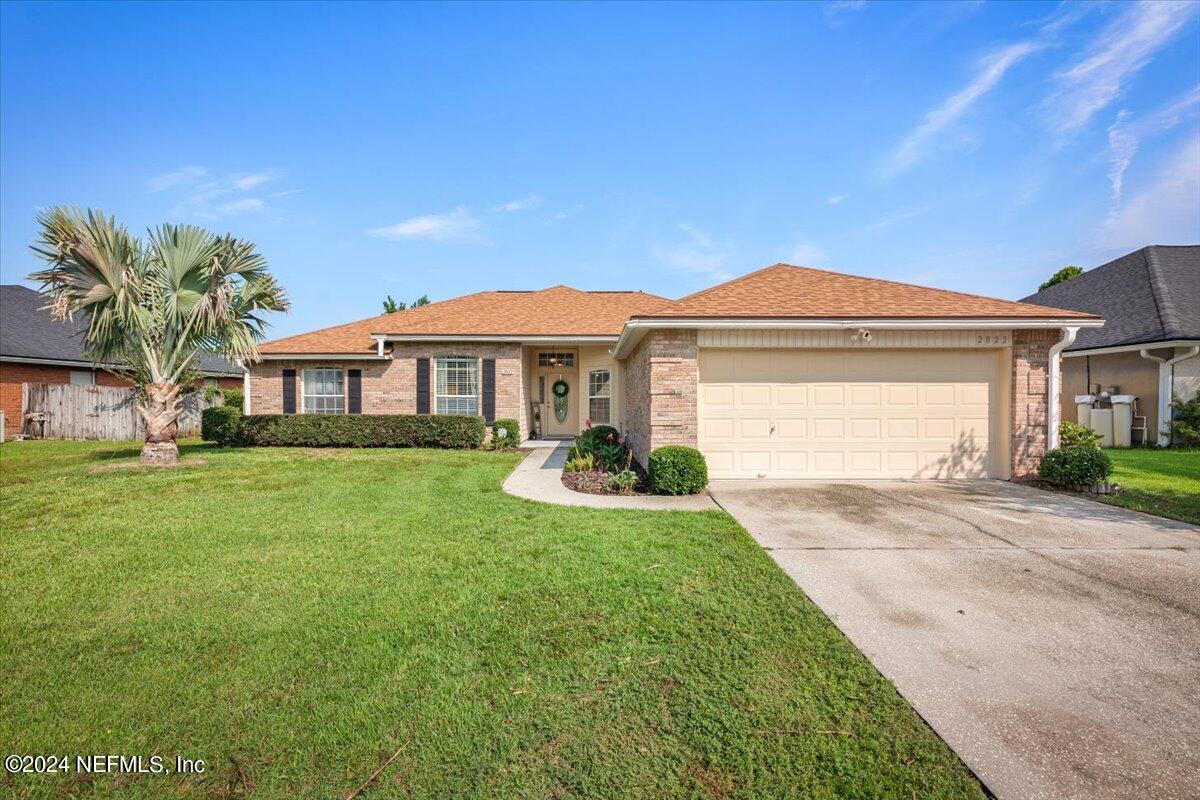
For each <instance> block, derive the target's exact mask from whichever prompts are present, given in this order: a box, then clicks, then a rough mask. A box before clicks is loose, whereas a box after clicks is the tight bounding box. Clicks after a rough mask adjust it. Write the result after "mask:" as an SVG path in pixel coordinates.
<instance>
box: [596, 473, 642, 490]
mask: <svg viewBox="0 0 1200 800" xmlns="http://www.w3.org/2000/svg"><path fill="white" fill-rule="evenodd" d="M637 481H638V476H637V473H636V472H634V471H633V470H631V469H626V470H622V471H621V472H618V473H617V474H616V475H613V476H611V477H609V479H608V480H607V481H605V482H604V484H605V486H607V487H608V488H609V489H611V490H613V491H614V492H618V493H619V494H626V493H628V492H629V491H630V490H632V489H633V487H634V486H635V485H636V484H637Z"/></svg>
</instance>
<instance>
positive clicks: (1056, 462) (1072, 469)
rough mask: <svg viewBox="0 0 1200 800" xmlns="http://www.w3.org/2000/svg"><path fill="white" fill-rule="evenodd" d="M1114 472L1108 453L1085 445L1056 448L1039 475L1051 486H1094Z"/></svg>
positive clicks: (1044, 457) (1044, 463)
mask: <svg viewBox="0 0 1200 800" xmlns="http://www.w3.org/2000/svg"><path fill="white" fill-rule="evenodd" d="M1111 473H1112V459H1111V458H1109V457H1108V453H1106V452H1104V451H1103V450H1101V449H1100V448H1098V447H1093V446H1092V445H1086V444H1077V445H1071V446H1069V447H1058V448H1055V449H1054V450H1051V451H1049V452H1048V453H1046V455H1044V456H1042V460H1041V462H1040V463H1039V464H1038V476H1039V477H1041V479H1042V480H1043V481H1045V482H1046V483H1048V484H1050V485H1051V486H1064V487H1074V486H1081V487H1090V486H1095V485H1096V484H1098V483H1101V482H1103V481H1104V480H1105V479H1106V478H1108V476H1109V475H1110V474H1111Z"/></svg>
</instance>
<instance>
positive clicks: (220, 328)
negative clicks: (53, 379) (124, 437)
mask: <svg viewBox="0 0 1200 800" xmlns="http://www.w3.org/2000/svg"><path fill="white" fill-rule="evenodd" d="M38 225H39V226H40V228H41V230H40V232H39V234H38V238H37V240H36V241H35V243H34V245H33V247H32V250H33V252H34V254H35V255H36V256H37V257H38V258H40V259H42V260H43V261H45V262H46V263H47V264H48V265H49V266H48V267H47V268H46V269H44V270H42V271H40V272H35V273H33V274H32V275H30V276H29V278H30V280H34V281H38V282H40V283H41V284H42V286H41V288H42V291H43V292H44V293H45V294H46V295H47V296H48V297H49V299H50V302H49V305H48V308H49V309H50V311H51V313H52V314H53V316H54V318H55V319H58V320H69V319H71V318H72V317H73V315H75V314H83V315H84V316H85V317H86V318H87V320H88V325H87V330H86V331H85V332H84V334H83V349H84V353H85V354H86V355H87V356H88V358H90V359H92V360H93V361H95V362H102V363H108V364H117V365H120V366H119V367H117V368H114V371H117V372H120V373H121V374H124V375H126V376H127V377H129V378H130V379H131V380H132V381H133V383H134V385H135V386H136V387H137V389H138V391H139V394H140V395H141V398H140V402H139V404H138V413H139V414H141V416H142V420H143V422H144V423H145V430H146V441H145V444H143V446H142V459H141V460H142V463H143V464H155V465H164V464H175V463H177V462H178V461H179V447H178V446H177V445H176V444H175V434H176V430H177V428H178V420H179V416H180V414H181V413H182V405H183V399H182V397H181V395H182V394H184V393H185V392H186V391H189V390H190V384H191V381H192V380H193V378H194V376H195V374H196V366H197V359H198V358H199V356H200V354H201V353H204V352H207V353H216V354H218V355H221V356H224V357H225V358H227V359H229V360H231V361H234V360H241V361H243V362H245V361H257V360H258V343H259V342H260V341H261V340H262V337H263V332H264V330H265V328H266V323H265V322H264V321H263V319H262V317H261V313H262V312H264V311H287V309H288V300H287V297H286V295H285V294H284V291H283V289H282V287H280V286H279V284H278V283H276V281H275V278H274V277H272V276H271V274H270V273H269V272H267V262H266V259H264V258H263V257H262V255H260V254H259V253H258V252H257V250H256V249H255V246H254V244H253V243H252V242H248V241H245V240H244V239H234V238H233V237H232V236H230V235H228V234H226V235H225V236H218V235H217V234H215V233H211V232H209V231H206V230H204V229H202V228H196V227H193V226H191V225H167V224H164V225H160V226H159V227H158V228H155V229H154V230H151V231H150V232H149V238H148V240H147V241H145V242H143V241H142V240H140V239H138V238H136V237H134V236H131V235H130V234H129V233H128V232H127V231H126V230H125V228H124V226H122V225H118V224H117V221H116V219H115V218H113V217H105V216H104V214H103V213H100V212H97V211H91V210H88V211H86V212H84V211H81V210H80V209H77V208H65V207H61V206H59V207H54V208H50V209H48V210H46V211H44V212H43V213H41V214H39V215H38Z"/></svg>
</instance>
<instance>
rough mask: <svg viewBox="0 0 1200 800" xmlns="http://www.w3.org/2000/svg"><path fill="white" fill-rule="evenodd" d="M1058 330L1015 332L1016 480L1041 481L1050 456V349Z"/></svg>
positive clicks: (1013, 403)
mask: <svg viewBox="0 0 1200 800" xmlns="http://www.w3.org/2000/svg"><path fill="white" fill-rule="evenodd" d="M1058 339H1059V331H1057V330H1015V331H1013V335H1012V343H1013V344H1012V426H1011V428H1012V479H1013V480H1014V481H1020V480H1029V479H1031V478H1035V477H1037V467H1038V462H1039V461H1041V458H1042V456H1043V455H1045V453H1046V433H1047V431H1046V423H1047V420H1048V418H1049V417H1048V414H1049V408H1050V406H1049V402H1050V397H1049V378H1050V347H1051V346H1052V345H1053V344H1054V343H1055V342H1057V341H1058Z"/></svg>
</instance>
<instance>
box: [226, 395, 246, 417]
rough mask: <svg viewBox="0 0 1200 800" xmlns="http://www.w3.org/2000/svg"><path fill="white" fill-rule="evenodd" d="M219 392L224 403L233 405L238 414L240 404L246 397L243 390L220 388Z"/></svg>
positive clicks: (240, 407)
mask: <svg viewBox="0 0 1200 800" xmlns="http://www.w3.org/2000/svg"><path fill="white" fill-rule="evenodd" d="M221 394H222V395H223V396H224V397H225V405H227V406H233V407H234V408H236V409H237V410H238V413H239V414H240V413H241V412H242V404H243V403H244V402H245V399H246V393H245V392H243V391H242V390H241V389H222V390H221Z"/></svg>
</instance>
